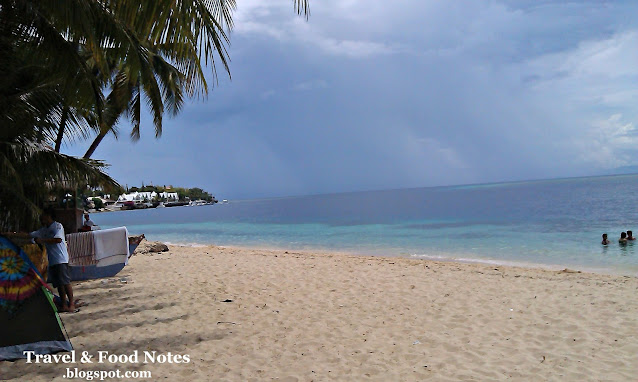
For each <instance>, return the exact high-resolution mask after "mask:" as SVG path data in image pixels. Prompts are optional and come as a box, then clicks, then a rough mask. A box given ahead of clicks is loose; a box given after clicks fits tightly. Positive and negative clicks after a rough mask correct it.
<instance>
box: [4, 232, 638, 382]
mask: <svg viewBox="0 0 638 382" xmlns="http://www.w3.org/2000/svg"><path fill="white" fill-rule="evenodd" d="M147 247H148V244H144V243H143V245H142V247H140V249H139V250H138V253H136V254H135V255H134V256H133V257H132V258H131V261H130V264H129V266H127V267H126V268H124V270H123V271H122V272H120V274H118V275H117V277H114V278H110V279H102V280H91V281H87V282H80V283H74V292H75V295H76V297H78V298H81V299H82V300H84V302H86V303H87V305H86V306H83V307H82V308H81V311H80V312H78V313H74V314H62V315H61V317H62V320H63V322H64V325H65V327H66V330H67V332H68V334H69V337H70V339H71V342H72V344H73V346H74V348H75V351H76V352H77V353H78V359H79V354H80V353H83V352H86V353H85V354H88V355H93V356H95V357H98V354H99V352H104V351H107V352H109V353H110V354H115V355H130V354H134V353H135V352H136V351H137V352H138V354H139V355H140V357H139V360H138V361H137V362H123V363H118V362H116V363H111V362H108V361H105V362H103V363H97V362H93V363H81V362H79V361H78V362H75V363H62V362H58V363H53V364H42V363H40V364H33V363H32V364H27V363H26V362H25V361H24V360H18V361H15V362H11V363H9V362H2V363H0V379H8V380H20V381H26V380H28V381H49V380H58V381H62V380H68V378H65V373H67V368H71V369H75V368H77V370H76V372H81V371H84V372H87V371H95V370H98V371H117V370H119V371H120V372H126V371H128V372H137V371H147V372H150V373H152V377H151V378H146V379H149V380H164V379H166V380H180V379H181V380H188V381H195V380H202V381H218V380H220V381H270V380H276V381H324V380H334V381H358V380H371V381H419V380H432V381H462V380H477V381H488V380H515V381H528V380H529V381H633V380H636V379H637V378H638V362H636V355H637V354H638V298H637V297H636V296H637V292H638V279H637V278H635V277H631V276H616V275H603V274H594V273H584V272H583V273H580V272H578V271H577V270H562V271H560V270H547V269H533V268H530V269H528V268H518V267H509V266H496V265H484V264H466V263H454V262H435V261H429V260H420V259H409V258H396V257H377V256H375V257H370V256H356V255H350V254H346V253H337V252H334V253H319V252H297V251H293V250H289V251H285V250H265V249H245V248H232V247H215V246H200V247H185V246H170V250H169V251H168V252H162V253H144V252H145V251H144V248H147ZM153 351H155V352H156V353H154V354H163V355H165V357H164V359H172V360H173V361H174V360H175V356H176V355H179V356H180V357H178V361H181V362H169V361H165V362H163V363H161V362H159V361H157V359H155V362H152V360H151V362H148V363H144V362H142V361H144V357H143V355H144V354H146V353H144V352H149V353H150V354H153V353H152V352H153ZM168 353H170V356H169V354H168ZM185 359H188V362H185V361H184V360H185ZM94 360H95V358H94ZM147 361H148V360H147ZM142 379H144V378H142Z"/></svg>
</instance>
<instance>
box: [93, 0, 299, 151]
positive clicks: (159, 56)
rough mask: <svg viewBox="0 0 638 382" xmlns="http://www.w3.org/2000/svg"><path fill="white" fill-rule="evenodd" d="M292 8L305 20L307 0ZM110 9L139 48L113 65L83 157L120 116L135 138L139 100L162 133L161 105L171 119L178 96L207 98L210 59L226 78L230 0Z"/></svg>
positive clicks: (166, 0)
mask: <svg viewBox="0 0 638 382" xmlns="http://www.w3.org/2000/svg"><path fill="white" fill-rule="evenodd" d="M293 4H294V7H295V10H296V11H297V13H298V14H304V15H305V16H306V17H308V16H309V12H310V10H309V5H308V0H293ZM110 6H111V8H110V10H111V11H112V13H113V14H114V15H115V17H116V18H118V19H120V20H125V21H126V22H129V24H127V25H128V28H129V30H130V31H131V33H133V34H134V35H135V36H136V37H137V38H138V40H137V41H138V42H139V45H137V44H132V45H130V46H129V49H128V50H126V52H125V54H124V55H123V56H121V57H120V60H121V61H119V62H118V63H117V64H116V65H117V66H118V68H117V69H116V70H115V72H114V73H115V74H114V76H113V78H114V80H113V82H112V84H111V85H112V86H111V93H110V94H109V96H108V97H107V98H106V100H107V101H106V105H105V109H104V113H103V115H104V116H105V118H104V119H103V120H102V121H101V122H100V129H99V133H98V135H97V136H96V138H95V139H94V140H93V142H92V144H91V146H90V147H89V149H88V150H87V152H86V153H85V155H84V158H90V157H91V156H92V155H93V153H94V152H95V149H96V148H97V146H98V145H99V144H100V143H101V141H102V139H103V138H104V137H105V136H106V135H107V134H108V133H109V132H113V133H117V130H116V129H115V124H116V123H117V121H118V119H119V118H120V116H121V115H122V114H124V113H128V114H129V116H130V117H131V122H132V123H133V129H132V131H131V138H132V139H134V140H137V139H139V137H140V114H141V97H142V96H144V97H145V98H146V100H147V104H148V105H149V108H150V110H151V113H152V115H153V122H154V125H155V137H156V138H157V137H159V136H161V134H162V115H163V113H164V109H165V106H166V107H167V108H168V110H169V112H170V113H171V114H172V115H176V114H177V113H178V112H179V110H180V109H181V107H182V105H183V97H184V95H188V96H194V95H204V96H205V95H207V94H208V84H207V82H206V78H205V73H204V66H205V65H208V64H209V62H210V65H211V68H212V70H213V78H214V79H216V76H217V73H216V68H215V57H216V55H217V56H218V57H219V59H220V61H221V63H222V65H223V67H224V69H225V70H226V72H227V73H228V74H229V75H230V70H229V66H228V62H229V57H228V52H227V49H226V46H227V45H228V44H229V42H230V41H229V37H228V35H229V33H230V30H231V29H232V27H233V20H232V11H233V10H234V9H235V7H236V2H235V0H211V1H202V0H182V1H179V2H175V1H173V0H157V1H155V2H153V3H152V4H150V3H137V2H130V1H129V2H127V1H120V2H113V3H111V4H110ZM151 20H152V22H151ZM122 52H123V51H122V50H120V51H119V52H118V53H119V54H121V53H122ZM202 63H204V65H202ZM158 79H159V80H160V83H159V84H158V82H157V80H158Z"/></svg>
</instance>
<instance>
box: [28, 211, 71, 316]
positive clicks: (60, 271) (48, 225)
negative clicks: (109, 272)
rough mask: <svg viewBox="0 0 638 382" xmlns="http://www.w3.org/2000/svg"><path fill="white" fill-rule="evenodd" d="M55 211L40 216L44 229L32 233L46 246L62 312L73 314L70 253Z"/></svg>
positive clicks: (37, 240) (51, 276)
mask: <svg viewBox="0 0 638 382" xmlns="http://www.w3.org/2000/svg"><path fill="white" fill-rule="evenodd" d="M54 218H55V215H54V212H53V210H45V211H44V212H43V213H42V215H40V223H41V224H42V228H40V229H39V230H37V231H33V232H31V234H30V236H31V237H32V238H35V242H36V243H38V244H44V245H45V246H46V248H47V255H48V257H49V280H50V281H51V283H52V284H53V287H54V288H58V293H60V299H61V300H62V308H61V309H60V311H62V312H73V311H74V310H75V301H74V300H73V288H72V287H71V271H70V269H69V252H68V251H67V249H66V242H65V241H64V227H62V224H60V223H58V222H56V221H55V220H54Z"/></svg>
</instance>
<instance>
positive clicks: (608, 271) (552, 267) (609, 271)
mask: <svg viewBox="0 0 638 382" xmlns="http://www.w3.org/2000/svg"><path fill="white" fill-rule="evenodd" d="M147 239H148V238H147ZM151 241H152V240H151ZM157 241H158V242H161V243H164V244H166V245H168V246H169V247H171V246H173V247H183V248H207V247H211V248H227V249H237V250H245V251H270V252H275V251H281V252H299V253H300V254H323V255H345V256H354V257H373V258H385V259H397V258H400V259H411V260H417V261H432V262H441V263H453V264H456V263H458V264H477V265H482V266H487V267H490V266H498V267H512V268H521V269H530V270H535V269H538V270H546V271H561V270H564V269H568V270H573V271H580V272H582V273H591V274H597V275H602V276H622V277H632V278H638V271H636V272H634V273H620V270H618V272H614V270H615V268H601V267H598V268H597V267H587V266H573V265H565V264H562V265H561V264H542V263H533V262H523V261H510V260H496V259H482V258H475V259H473V258H470V257H461V258H458V257H446V256H438V255H432V256H429V255H400V254H399V255H378V254H371V253H365V252H355V251H343V250H341V251H337V250H331V249H325V248H310V249H296V248H283V247H276V246H251V245H247V246H242V245H216V244H210V243H174V242H169V241H165V242H164V241H160V240H157ZM458 255H459V256H464V255H463V254H458ZM452 256H453V255H452Z"/></svg>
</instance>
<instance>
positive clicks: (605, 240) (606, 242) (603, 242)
mask: <svg viewBox="0 0 638 382" xmlns="http://www.w3.org/2000/svg"><path fill="white" fill-rule="evenodd" d="M609 243H610V241H609V240H607V234H606V233H603V241H602V242H601V243H600V244H602V245H607V244H609Z"/></svg>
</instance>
